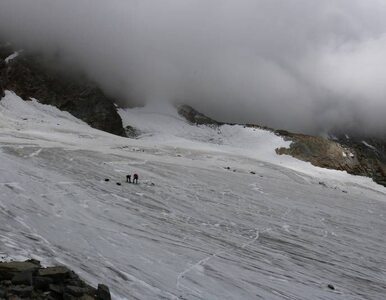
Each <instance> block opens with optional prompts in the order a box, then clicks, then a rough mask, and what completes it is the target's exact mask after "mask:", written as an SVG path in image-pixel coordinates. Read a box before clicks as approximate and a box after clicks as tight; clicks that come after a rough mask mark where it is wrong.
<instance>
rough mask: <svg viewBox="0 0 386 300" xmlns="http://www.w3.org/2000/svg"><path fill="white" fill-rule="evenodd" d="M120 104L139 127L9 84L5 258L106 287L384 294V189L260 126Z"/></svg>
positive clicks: (247, 294)
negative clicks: (308, 155)
mask: <svg viewBox="0 0 386 300" xmlns="http://www.w3.org/2000/svg"><path fill="white" fill-rule="evenodd" d="M120 114H121V116H122V119H123V121H124V123H125V124H126V125H131V126H134V127H136V128H138V129H139V130H140V131H141V136H140V137H139V138H138V139H136V140H130V139H125V138H121V137H117V136H113V135H110V134H107V133H104V132H101V131H98V130H95V129H92V128H90V127H89V126H88V125H87V124H85V123H83V122H81V121H79V120H77V119H75V118H74V117H72V116H71V115H69V114H68V113H65V112H61V111H59V110H57V109H56V108H53V107H51V106H46V105H41V104H39V103H37V102H36V101H30V102H24V101H22V100H21V99H20V98H18V97H17V96H16V95H14V94H12V93H10V92H7V94H6V97H5V98H3V99H2V100H1V101H0V143H1V144H0V146H1V148H0V190H1V194H0V220H1V223H2V224H3V226H1V227H0V241H1V243H0V253H1V254H2V256H3V258H4V259H10V258H28V257H31V256H32V257H35V258H37V259H40V260H42V261H43V262H45V263H46V264H53V263H64V264H66V265H68V266H70V267H72V268H73V269H74V270H75V271H77V272H78V273H79V274H80V275H81V276H83V277H84V278H85V279H86V280H88V281H89V282H90V283H92V284H96V283H97V282H104V283H106V284H108V285H109V286H110V287H111V289H112V291H113V293H114V295H115V297H116V298H127V299H384V295H385V292H386V280H385V279H386V257H385V254H384V253H385V249H386V241H385V240H384V232H385V229H386V219H385V215H386V202H385V199H386V190H385V188H383V187H381V186H378V185H376V184H375V183H373V182H371V180H370V179H367V178H362V177H354V176H351V175H348V174H346V173H343V172H337V171H331V170H323V169H319V168H315V167H313V166H311V165H310V164H307V163H304V162H299V161H296V160H295V159H293V158H291V157H286V156H277V155H276V154H275V152H274V149H275V148H276V147H279V146H283V145H286V142H284V141H283V140H281V139H280V138H279V137H276V136H275V135H273V134H271V133H269V132H266V131H262V130H256V129H255V130H253V129H247V128H243V127H241V126H223V127H221V128H220V129H212V128H207V127H205V126H192V125H189V124H187V123H186V122H185V121H184V120H183V119H181V118H180V117H179V116H178V115H177V114H176V113H175V112H174V110H172V109H171V108H169V109H166V111H165V109H163V111H161V112H160V110H159V109H158V108H152V107H148V108H142V109H133V110H121V111H120ZM227 167H229V168H230V170H228V169H227ZM251 171H253V172H254V173H255V174H251V173H250V172H251ZM134 172H138V173H139V174H140V184H139V185H138V186H136V185H129V184H125V183H124V176H125V175H126V174H127V173H134ZM105 178H110V179H111V181H110V182H105V181H104V179H105ZM116 182H121V183H122V186H118V185H116ZM321 182H323V184H320V183H321ZM329 283H331V284H334V286H335V287H336V290H335V291H332V290H329V289H328V288H327V285H328V284H329Z"/></svg>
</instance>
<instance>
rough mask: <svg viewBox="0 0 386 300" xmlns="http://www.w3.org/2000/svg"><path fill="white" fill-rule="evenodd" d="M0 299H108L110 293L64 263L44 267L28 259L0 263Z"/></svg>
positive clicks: (105, 287) (101, 285)
mask: <svg viewBox="0 0 386 300" xmlns="http://www.w3.org/2000/svg"><path fill="white" fill-rule="evenodd" d="M7 278H12V281H11V280H8V279H7ZM0 298H2V299H20V298H27V299H52V300H53V299H58V300H59V299H90V300H92V299H101V300H111V295H110V291H109V288H108V287H107V286H105V285H103V284H100V285H98V289H95V288H93V287H91V286H89V285H87V284H86V283H85V282H84V281H82V280H81V279H80V278H79V277H78V275H76V274H75V273H74V272H72V271H71V270H69V269H68V268H66V267H64V266H58V267H49V268H43V267H42V266H41V265H40V262H38V261H36V260H30V261H25V262H10V263H0Z"/></svg>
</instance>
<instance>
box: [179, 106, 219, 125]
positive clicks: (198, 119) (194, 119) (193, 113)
mask: <svg viewBox="0 0 386 300" xmlns="http://www.w3.org/2000/svg"><path fill="white" fill-rule="evenodd" d="M177 111H178V114H179V115H180V116H182V117H184V118H185V119H186V120H187V121H189V122H190V123H192V124H196V125H215V126H220V125H223V124H224V123H221V122H218V121H216V120H213V119H211V118H209V117H207V116H205V115H204V114H202V113H200V112H198V111H197V110H195V109H194V108H193V107H191V106H189V105H178V106H177Z"/></svg>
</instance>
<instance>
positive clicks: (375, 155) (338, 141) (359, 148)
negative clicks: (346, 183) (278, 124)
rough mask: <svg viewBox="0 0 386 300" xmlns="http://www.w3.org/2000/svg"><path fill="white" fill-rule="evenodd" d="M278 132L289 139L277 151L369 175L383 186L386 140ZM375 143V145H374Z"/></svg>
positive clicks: (325, 165) (304, 159)
mask: <svg viewBox="0 0 386 300" xmlns="http://www.w3.org/2000/svg"><path fill="white" fill-rule="evenodd" d="M275 133H276V134H277V135H280V136H282V137H283V138H284V139H285V140H289V141H292V143H291V145H290V147H289V148H280V149H276V152H277V153H278V154H279V155H283V154H286V155H291V156H293V157H295V158H297V159H300V160H303V161H307V162H310V163H311V164H313V165H314V166H318V167H322V168H328V169H335V170H341V171H347V173H349V174H353V175H361V176H367V177H371V178H372V179H373V180H374V181H375V182H377V183H379V184H381V185H384V186H386V157H385V156H386V143H382V142H380V141H378V143H376V142H375V141H374V140H372V141H373V142H374V145H377V146H372V145H370V144H367V145H366V143H364V140H363V139H360V138H359V139H345V138H342V137H341V138H337V137H334V140H333V139H328V138H323V137H315V136H310V135H304V134H296V133H290V132H288V131H284V130H276V131H275ZM377 147H378V148H377Z"/></svg>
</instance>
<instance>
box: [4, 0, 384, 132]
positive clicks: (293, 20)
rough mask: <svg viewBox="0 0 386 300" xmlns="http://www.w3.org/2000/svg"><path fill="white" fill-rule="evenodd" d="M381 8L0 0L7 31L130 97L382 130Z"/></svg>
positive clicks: (293, 123) (246, 118) (312, 0)
mask: <svg viewBox="0 0 386 300" xmlns="http://www.w3.org/2000/svg"><path fill="white" fill-rule="evenodd" d="M385 16H386V1H384V0H1V1H0V36H2V37H3V39H6V40H8V41H11V42H13V43H15V44H17V45H18V47H22V48H26V49H34V50H39V51H44V52H46V53H51V54H52V53H60V54H61V57H62V58H63V59H64V60H65V61H66V63H68V64H69V65H76V66H79V68H81V69H82V70H83V71H85V72H86V73H87V74H88V75H89V76H90V77H91V78H92V79H94V80H95V81H97V82H98V83H99V84H100V85H101V86H102V87H103V88H104V89H105V90H106V91H107V92H109V93H111V94H113V95H115V96H118V97H119V98H120V99H122V100H121V101H123V102H130V101H132V100H136V101H179V102H183V103H189V104H191V105H193V106H195V107H197V108H198V109H199V110H201V111H204V112H206V113H209V114H210V115H212V116H214V117H217V118H219V119H222V120H225V121H233V122H252V123H259V124H264V125H268V126H273V127H276V128H286V129H291V130H297V131H303V132H313V133H315V132H321V131H326V130H328V129H329V128H331V127H333V126H338V127H343V128H348V127H353V126H354V127H356V128H360V129H366V130H369V131H372V132H374V131H377V132H382V133H383V135H385V130H386V117H385V113H386V17H385Z"/></svg>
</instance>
